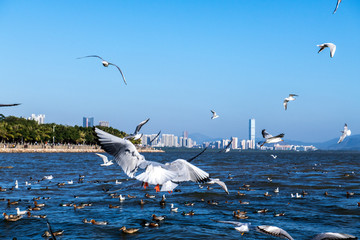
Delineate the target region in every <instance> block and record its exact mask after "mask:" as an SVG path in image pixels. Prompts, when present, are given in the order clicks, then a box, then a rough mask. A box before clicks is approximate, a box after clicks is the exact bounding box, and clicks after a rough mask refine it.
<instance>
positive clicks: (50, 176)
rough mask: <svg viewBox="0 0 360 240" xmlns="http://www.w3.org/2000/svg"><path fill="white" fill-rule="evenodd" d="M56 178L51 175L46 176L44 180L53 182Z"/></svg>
mask: <svg viewBox="0 0 360 240" xmlns="http://www.w3.org/2000/svg"><path fill="white" fill-rule="evenodd" d="M53 178H54V177H53V175H49V176H44V177H43V179H47V180H51V179H53Z"/></svg>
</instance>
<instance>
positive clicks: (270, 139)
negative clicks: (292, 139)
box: [260, 129, 285, 147]
mask: <svg viewBox="0 0 360 240" xmlns="http://www.w3.org/2000/svg"><path fill="white" fill-rule="evenodd" d="M261 134H262V135H263V138H265V141H264V142H263V143H262V144H261V145H260V147H262V146H264V144H265V143H277V142H281V141H284V140H283V139H282V138H283V137H284V136H285V134H284V133H281V134H279V135H277V136H275V137H273V136H272V135H271V134H269V133H268V132H266V130H265V129H263V130H262V131H261Z"/></svg>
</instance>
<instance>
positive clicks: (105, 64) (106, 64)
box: [77, 55, 127, 85]
mask: <svg viewBox="0 0 360 240" xmlns="http://www.w3.org/2000/svg"><path fill="white" fill-rule="evenodd" d="M88 57H95V58H100V59H101V61H102V65H103V66H104V67H108V66H109V65H113V66H115V67H116V68H117V69H118V70H119V72H120V74H121V76H122V78H123V80H124V83H125V85H127V83H126V80H125V77H124V74H123V73H122V71H121V69H120V68H119V67H118V66H117V65H115V64H113V63H111V62H108V61H105V60H104V59H103V58H102V57H100V56H98V55H89V56H85V57H79V58H77V59H81V58H88Z"/></svg>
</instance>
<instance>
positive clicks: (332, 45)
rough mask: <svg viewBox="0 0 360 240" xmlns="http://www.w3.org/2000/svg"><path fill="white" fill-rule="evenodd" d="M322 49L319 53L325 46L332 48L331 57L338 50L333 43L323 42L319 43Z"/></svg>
mask: <svg viewBox="0 0 360 240" xmlns="http://www.w3.org/2000/svg"><path fill="white" fill-rule="evenodd" d="M317 46H318V47H319V48H320V49H319V51H318V53H320V52H321V51H322V50H324V49H325V48H327V47H328V48H330V57H334V54H335V51H336V45H335V44H333V43H323V44H320V45H317Z"/></svg>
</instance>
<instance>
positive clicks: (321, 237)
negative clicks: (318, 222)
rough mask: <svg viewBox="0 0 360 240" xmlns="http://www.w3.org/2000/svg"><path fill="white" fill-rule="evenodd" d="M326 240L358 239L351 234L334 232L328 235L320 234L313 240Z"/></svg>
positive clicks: (327, 233)
mask: <svg viewBox="0 0 360 240" xmlns="http://www.w3.org/2000/svg"><path fill="white" fill-rule="evenodd" d="M325 239H329V240H332V239H334V240H335V239H357V237H355V236H353V235H350V234H345V233H333V232H326V233H320V234H318V235H316V236H315V237H314V238H312V239H311V240H325Z"/></svg>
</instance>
